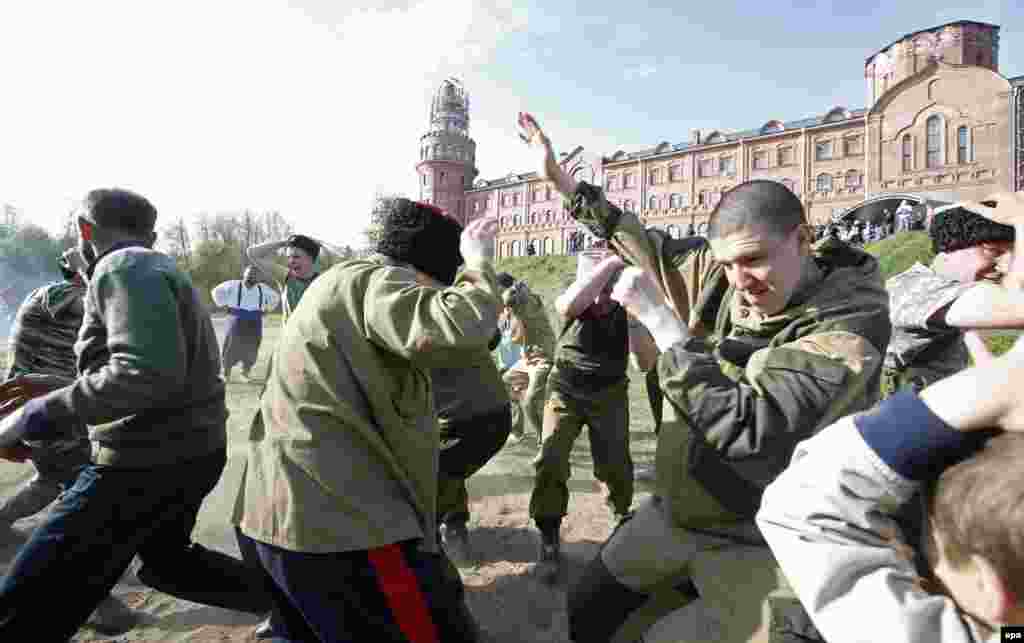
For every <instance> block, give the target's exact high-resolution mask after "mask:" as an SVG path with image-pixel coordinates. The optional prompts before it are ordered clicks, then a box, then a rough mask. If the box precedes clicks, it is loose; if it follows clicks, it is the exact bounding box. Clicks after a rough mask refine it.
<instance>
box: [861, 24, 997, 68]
mask: <svg viewBox="0 0 1024 643" xmlns="http://www.w3.org/2000/svg"><path fill="white" fill-rule="evenodd" d="M953 25H980V26H982V27H992V28H993V29H999V25H993V24H990V23H988V22H978V21H977V20H954V21H953V22H946V23H943V24H941V25H937V26H935V27H929V28H927V29H918V30H917V31H914V32H912V33H908V34H903V35H902V36H900V37H899V38H897V39H896V40H893V41H892V42H890V43H889V44H888V45H886V46H884V47H882V48H881V49H879V50H878V51H876V52H875V53H873V54H871V55H870V56H868V57H867V58H865V59H864V64H865V65H870V64H871V60H872V59H873V58H874V57H875V56H877V55H878V54H880V53H882V52H883V51H885V50H886V49H888V48H889V47H892V46H893V45H895V44H896V43H898V42H903V41H904V40H906V39H908V38H913V37H914V36H916V35H918V34H922V33H928V32H929V31H937V30H939V29H944V28H946V27H951V26H953Z"/></svg>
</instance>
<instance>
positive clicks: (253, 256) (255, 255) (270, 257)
mask: <svg viewBox="0 0 1024 643" xmlns="http://www.w3.org/2000/svg"><path fill="white" fill-rule="evenodd" d="M287 245H288V242H287V241H286V240H282V241H268V242H266V243H261V244H258V245H255V246H249V248H248V249H247V250H246V251H245V254H246V255H247V256H248V257H249V261H251V262H252V263H253V264H254V265H255V266H256V267H257V268H259V269H260V270H261V271H263V273H264V274H265V275H267V276H269V277H270V278H272V279H274V280H276V281H279V282H281V283H284V281H285V280H286V279H287V278H288V269H287V268H285V267H284V266H279V265H277V264H276V263H274V255H276V254H277V252H278V251H279V250H280V249H281V248H284V247H285V246H287Z"/></svg>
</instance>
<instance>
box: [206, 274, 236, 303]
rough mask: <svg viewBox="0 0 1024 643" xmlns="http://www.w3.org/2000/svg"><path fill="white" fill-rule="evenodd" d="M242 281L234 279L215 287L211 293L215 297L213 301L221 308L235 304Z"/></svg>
mask: <svg viewBox="0 0 1024 643" xmlns="http://www.w3.org/2000/svg"><path fill="white" fill-rule="evenodd" d="M241 283H242V282H241V281H239V280H237V279H234V280H232V281H225V282H224V283H222V284H220V285H219V286H217V287H215V288H214V289H213V290H212V291H211V292H210V295H211V296H212V297H213V303H215V304H217V305H218V306H220V307H221V308H224V307H227V306H234V305H235V303H236V302H237V301H238V288H239V286H240V284H241Z"/></svg>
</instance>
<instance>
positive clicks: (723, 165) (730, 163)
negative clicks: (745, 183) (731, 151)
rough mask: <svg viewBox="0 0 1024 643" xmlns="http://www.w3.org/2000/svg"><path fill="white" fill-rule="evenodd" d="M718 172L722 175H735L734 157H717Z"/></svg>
mask: <svg viewBox="0 0 1024 643" xmlns="http://www.w3.org/2000/svg"><path fill="white" fill-rule="evenodd" d="M718 173H719V174H721V175H722V176H736V157H734V156H723V157H722V158H720V159H718Z"/></svg>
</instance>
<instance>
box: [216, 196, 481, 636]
mask: <svg viewBox="0 0 1024 643" xmlns="http://www.w3.org/2000/svg"><path fill="white" fill-rule="evenodd" d="M496 228H497V223H496V221H495V220H494V219H493V218H486V219H477V220H476V221H474V222H473V223H471V224H469V226H468V227H467V228H466V229H465V230H464V231H463V230H461V228H460V226H459V225H458V224H457V223H455V222H454V221H453V220H451V219H449V218H447V217H445V216H444V215H443V214H442V213H441V212H440V211H438V210H437V209H436V208H434V207H432V206H429V205H426V204H422V203H416V202H413V201H409V200H407V199H397V200H396V201H395V202H394V204H393V206H392V209H391V210H390V211H389V212H388V213H387V218H386V221H385V225H384V238H383V240H382V241H381V243H380V245H379V246H378V254H377V255H375V256H373V257H371V258H369V259H365V260H353V261H347V262H343V263H340V264H338V265H337V266H335V267H333V268H332V269H330V270H329V271H327V272H325V273H324V274H323V275H321V276H320V277H319V278H318V279H317V280H316V281H315V282H314V283H313V284H312V285H311V286H310V288H309V290H308V291H307V292H306V294H305V295H304V298H303V301H302V305H301V306H300V307H298V308H297V309H295V310H294V311H293V314H292V317H291V318H290V319H289V321H288V323H287V324H285V326H284V328H283V330H282V334H281V338H280V341H279V343H278V346H277V349H276V351H275V353H274V359H273V365H272V367H271V371H270V375H269V378H268V382H267V388H266V391H265V392H264V394H263V397H262V399H261V401H260V411H259V413H258V414H257V415H256V418H255V419H254V421H253V425H252V428H251V430H250V435H249V440H248V446H247V457H246V467H245V471H244V474H243V479H242V483H241V486H240V489H239V496H238V500H237V503H236V508H235V512H234V518H233V519H234V521H235V524H237V525H238V528H239V531H238V535H239V541H240V544H241V548H242V550H243V552H246V554H247V556H254V557H255V560H253V564H254V565H258V566H259V567H260V568H262V569H263V570H264V573H265V578H266V580H267V582H268V583H269V585H270V586H271V587H273V588H275V589H274V604H275V613H276V614H277V615H278V616H279V617H280V618H279V619H278V620H279V622H278V623H276V624H275V632H274V633H275V634H276V635H277V636H280V637H282V638H285V639H287V640H295V641H299V640H302V641H307V640H308V641H316V640H320V641H347V640H360V639H362V638H365V633H366V632H372V633H373V637H375V638H377V639H379V640H394V641H401V640H407V637H411V636H412V635H411V630H409V629H408V628H410V627H415V628H416V630H415V631H416V632H419V633H421V634H422V636H423V637H424V638H423V639H422V640H425V641H437V640H441V641H456V642H457V641H473V640H475V636H476V633H475V626H474V624H473V622H472V619H471V618H470V617H469V615H468V612H467V610H466V607H465V604H464V601H463V596H462V591H463V590H462V585H461V581H459V579H458V574H457V572H456V571H455V570H454V569H453V568H452V567H451V565H450V563H448V561H447V559H445V558H444V556H443V554H442V553H441V552H440V549H439V544H438V530H437V518H438V516H437V513H436V512H437V510H438V477H439V450H440V442H441V436H440V433H439V427H438V421H437V415H436V412H435V410H434V400H433V396H432V386H431V377H430V374H429V373H430V371H431V370H432V369H435V368H458V367H460V366H462V367H468V366H471V365H472V364H473V363H474V360H475V359H476V358H477V356H479V355H481V354H486V352H487V351H488V343H489V342H490V340H491V339H492V337H493V336H494V333H495V330H496V328H497V322H498V318H497V314H498V290H497V284H496V283H495V276H494V268H493V267H492V266H491V263H490V258H491V256H493V239H494V233H495V230H496ZM463 258H464V259H465V263H466V265H465V267H464V269H463V270H462V272H461V273H458V267H459V263H460V262H461V261H462V259H463ZM457 273H458V275H457ZM456 275H457V276H456ZM488 406H489V405H488ZM487 410H488V411H489V410H491V409H490V408H488V409H487ZM471 415H472V413H471ZM325 596H329V597H330V598H331V600H330V602H329V603H325V602H324V597H325Z"/></svg>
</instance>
